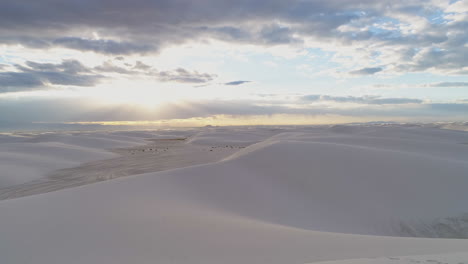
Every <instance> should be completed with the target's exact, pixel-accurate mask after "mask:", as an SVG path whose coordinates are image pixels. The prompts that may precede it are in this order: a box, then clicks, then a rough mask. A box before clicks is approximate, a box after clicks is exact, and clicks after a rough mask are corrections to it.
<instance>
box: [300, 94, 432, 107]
mask: <svg viewBox="0 0 468 264" xmlns="http://www.w3.org/2000/svg"><path fill="white" fill-rule="evenodd" d="M301 99H302V100H304V101H307V102H320V101H328V102H337V103H356V104H369V105H386V104H421V103H422V102H423V101H422V100H420V99H413V98H381V97H378V96H363V97H355V96H330V95H317V94H311V95H305V96H303V97H302V98H301Z"/></svg>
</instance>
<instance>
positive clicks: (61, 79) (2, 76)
mask: <svg viewBox="0 0 468 264" xmlns="http://www.w3.org/2000/svg"><path fill="white" fill-rule="evenodd" d="M16 68H17V69H18V70H19V71H17V72H12V71H10V72H0V87H1V88H0V93H5V92H16V91H24V90H30V89H34V88H41V87H42V88H44V87H46V86H50V85H64V86H94V85H95V84H97V83H98V82H99V81H100V80H101V79H102V76H101V75H97V74H93V73H92V72H91V71H90V70H89V69H87V68H86V67H85V66H83V65H82V64H81V63H80V62H78V61H76V60H65V61H63V62H62V63H59V64H53V63H37V62H32V61H27V62H26V66H22V65H16Z"/></svg>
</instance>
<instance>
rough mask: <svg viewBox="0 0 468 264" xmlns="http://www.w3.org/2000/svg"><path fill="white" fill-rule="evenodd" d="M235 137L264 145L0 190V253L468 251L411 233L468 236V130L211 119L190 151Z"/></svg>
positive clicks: (384, 255)
mask: <svg viewBox="0 0 468 264" xmlns="http://www.w3.org/2000/svg"><path fill="white" fill-rule="evenodd" d="M191 132H194V131H191ZM121 136H125V135H123V134H122V135H121ZM210 140H212V142H213V143H212V145H211V146H210V145H209V143H210ZM236 142H237V143H239V144H241V142H242V144H250V143H254V142H258V143H256V144H253V145H250V146H248V147H246V148H237V149H235V148H232V152H225V153H224V154H225V155H226V154H228V153H232V155H231V156H229V157H227V158H225V159H224V160H222V161H218V162H215V163H210V164H205V165H197V166H191V167H186V168H182V169H175V170H168V171H162V172H153V173H146V174H140V175H135V176H132V177H125V178H119V179H114V180H110V181H105V182H101V183H96V184H90V185H85V186H81V187H76V188H70V189H64V190H60V191H56V192H50V193H44V194H38V195H32V196H28V197H23V198H17V199H11V200H3V201H0V212H1V216H0V256H1V261H3V262H5V263H39V264H40V263H233V264H234V263H236V264H238V263H265V264H266V263H268V264H274V263H313V262H317V261H339V262H336V263H340V264H348V263H349V264H354V263H379V264H380V263H382V264H387V263H414V262H413V261H412V260H415V261H416V260H417V261H429V262H431V261H433V262H436V261H439V260H440V262H441V263H442V261H445V263H456V264H459V263H465V262H466V263H468V259H466V258H467V257H468V240H465V239H442V238H414V237H413V238H408V237H401V236H423V237H452V238H456V237H467V236H468V217H466V213H468V192H466V189H467V186H468V145H466V144H464V143H465V142H468V133H466V132H460V131H451V130H441V129H437V128H427V127H426V128H423V127H417V126H408V127H404V126H397V125H392V126H382V127H379V126H369V127H366V126H351V127H350V126H334V127H306V128H296V129H293V128H284V129H283V130H273V129H265V128H257V129H255V128H249V129H241V128H234V129H232V130H230V129H218V128H210V129H202V130H200V132H199V134H196V135H195V136H193V137H191V138H190V139H189V140H187V142H185V143H183V144H185V145H186V146H185V147H183V149H186V148H194V147H195V148H198V149H199V150H200V149H201V150H204V152H203V151H200V152H197V154H198V155H205V154H206V155H213V152H212V151H210V150H211V149H212V148H214V147H216V146H218V145H220V146H221V145H223V146H224V148H225V149H230V150H231V146H232V145H235V143H236ZM226 146H228V147H226ZM203 153H205V154H203ZM219 153H221V152H219ZM215 154H216V153H215ZM220 156H222V155H220ZM153 162H157V160H153ZM385 235H387V236H385ZM390 236H392V237H390ZM426 255H433V256H429V257H427V256H426ZM401 256H407V257H401ZM411 256H414V258H411ZM372 258H377V259H372ZM374 260H375V262H372V261H374ZM340 261H341V262H340ZM398 261H400V262H398ZM463 261H464V262H463ZM332 263H333V262H332Z"/></svg>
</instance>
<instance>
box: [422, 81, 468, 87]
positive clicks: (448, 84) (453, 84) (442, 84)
mask: <svg viewBox="0 0 468 264" xmlns="http://www.w3.org/2000/svg"><path fill="white" fill-rule="evenodd" d="M428 86H430V87H468V82H440V83H432V84H428Z"/></svg>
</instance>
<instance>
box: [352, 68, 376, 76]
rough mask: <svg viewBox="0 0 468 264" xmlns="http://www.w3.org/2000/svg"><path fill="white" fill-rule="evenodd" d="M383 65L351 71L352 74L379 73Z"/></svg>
mask: <svg viewBox="0 0 468 264" xmlns="http://www.w3.org/2000/svg"><path fill="white" fill-rule="evenodd" d="M382 70H383V69H382V68H381V67H373V68H362V69H359V70H356V71H351V72H349V73H350V74H352V75H372V74H374V73H378V72H380V71H382Z"/></svg>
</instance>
